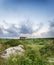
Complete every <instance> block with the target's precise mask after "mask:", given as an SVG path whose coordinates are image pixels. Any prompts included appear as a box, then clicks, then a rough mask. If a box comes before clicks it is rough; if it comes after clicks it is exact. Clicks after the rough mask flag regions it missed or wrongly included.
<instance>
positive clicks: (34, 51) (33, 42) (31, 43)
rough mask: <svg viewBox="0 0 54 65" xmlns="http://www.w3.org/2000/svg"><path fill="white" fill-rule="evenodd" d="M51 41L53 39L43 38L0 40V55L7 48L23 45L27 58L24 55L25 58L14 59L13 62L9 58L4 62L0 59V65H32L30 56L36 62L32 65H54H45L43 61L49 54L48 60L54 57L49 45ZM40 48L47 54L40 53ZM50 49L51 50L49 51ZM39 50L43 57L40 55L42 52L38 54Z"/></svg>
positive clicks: (51, 46) (53, 50) (53, 51)
mask: <svg viewBox="0 0 54 65" xmlns="http://www.w3.org/2000/svg"><path fill="white" fill-rule="evenodd" d="M52 41H54V39H53V38H43V39H0V55H1V54H2V53H3V52H4V50H5V49H7V48H9V47H14V46H17V45H19V44H23V45H24V46H25V48H26V52H27V54H28V56H26V55H27V54H26V55H25V57H23V58H20V57H17V58H16V57H15V59H14V60H13V61H14V62H12V59H13V58H10V59H8V61H7V60H6V61H5V60H4V59H2V58H1V57H0V65H32V62H33V60H32V59H30V55H31V57H34V59H35V60H36V61H35V60H34V63H33V65H54V63H50V64H49V63H47V64H46V62H45V61H47V58H48V54H50V55H49V58H52V57H54V46H53V45H52V44H51V43H52ZM53 44H54V42H53ZM45 46H46V47H45ZM29 47H30V48H31V49H30V48H29ZM42 48H43V50H44V51H45V50H46V51H47V52H46V51H45V52H44V51H42V50H41V49H42ZM50 48H52V50H50ZM40 50H41V51H42V52H44V54H43V55H41V53H42V52H40ZM48 51H49V52H48ZM45 53H46V54H45ZM46 55H47V56H46ZM19 59H20V60H19ZM22 60H24V61H22ZM27 61H28V62H29V63H28V62H27ZM21 62H22V64H20V63H21ZM24 63H25V64H24ZM27 63H28V64H27ZM35 63H36V64H35Z"/></svg>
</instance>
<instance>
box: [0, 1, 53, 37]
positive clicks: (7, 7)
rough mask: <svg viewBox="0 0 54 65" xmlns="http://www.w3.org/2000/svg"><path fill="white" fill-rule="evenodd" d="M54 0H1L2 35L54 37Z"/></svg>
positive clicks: (0, 28) (0, 29) (0, 34)
mask: <svg viewBox="0 0 54 65" xmlns="http://www.w3.org/2000/svg"><path fill="white" fill-rule="evenodd" d="M52 24H54V0H0V37H1V38H4V37H8V38H16V37H17V38H18V37H20V36H28V37H54V31H53V30H54V25H53V26H52Z"/></svg>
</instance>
